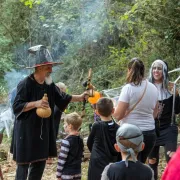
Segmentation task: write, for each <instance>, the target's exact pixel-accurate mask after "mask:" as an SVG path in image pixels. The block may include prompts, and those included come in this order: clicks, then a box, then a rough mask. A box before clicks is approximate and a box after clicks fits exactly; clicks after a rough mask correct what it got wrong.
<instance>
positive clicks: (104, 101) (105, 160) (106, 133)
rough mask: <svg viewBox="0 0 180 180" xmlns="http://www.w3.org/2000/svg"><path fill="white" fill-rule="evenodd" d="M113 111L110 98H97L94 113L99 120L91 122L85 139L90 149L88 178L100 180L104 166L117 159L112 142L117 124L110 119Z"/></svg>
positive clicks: (89, 179)
mask: <svg viewBox="0 0 180 180" xmlns="http://www.w3.org/2000/svg"><path fill="white" fill-rule="evenodd" d="M113 112H114V108H113V102H112V100H111V99H109V98H105V97H104V98H100V99H99V100H98V102H97V104H96V113H97V114H98V115H99V116H100V118H101V121H98V122H95V123H94V124H93V126H92V130H91V132H90V135H89V137H88V140H87V146H88V148H89V150H90V151H91V157H90V162H89V168H88V180H100V179H101V174H102V172H103V169H104V168H105V166H106V165H108V164H109V163H110V162H116V161H117V160H118V153H117V152H116V150H115V148H114V144H115V143H116V131H117V129H118V127H119V126H118V125H117V124H116V123H115V122H114V121H113V120H112V117H111V115H112V114H113Z"/></svg>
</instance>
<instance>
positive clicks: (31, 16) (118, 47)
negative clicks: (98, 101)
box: [0, 0, 180, 102]
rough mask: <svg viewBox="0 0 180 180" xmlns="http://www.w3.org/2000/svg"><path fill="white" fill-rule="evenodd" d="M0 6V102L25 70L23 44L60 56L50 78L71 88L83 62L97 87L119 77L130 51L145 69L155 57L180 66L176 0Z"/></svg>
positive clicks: (26, 1)
mask: <svg viewBox="0 0 180 180" xmlns="http://www.w3.org/2000/svg"><path fill="white" fill-rule="evenodd" d="M0 12H1V13H0V22H1V23H0V102H3V101H4V100H5V97H7V94H8V93H9V92H10V91H11V90H12V89H13V88H14V87H15V86H16V85H17V84H18V82H19V81H20V80H21V79H22V78H23V77H24V76H26V75H27V74H29V73H30V71H29V70H25V69H24V67H26V66H28V64H29V62H30V58H29V56H28V53H27V49H28V48H29V47H31V46H34V45H38V44H43V45H46V46H47V47H48V48H49V50H50V51H51V53H52V56H53V59H54V61H59V60H60V61H63V62H64V64H63V65H61V66H57V67H56V68H54V73H53V77H54V81H55V82H57V81H61V82H64V83H65V84H66V85H67V86H68V91H69V93H73V94H75V93H77V94H79V93H81V92H83V91H84V89H83V86H82V82H83V81H84V80H86V78H87V75H88V69H89V68H92V70H93V77H92V83H93V84H94V85H95V87H96V88H97V89H98V90H99V91H101V90H103V89H109V88H115V87H119V86H121V85H123V84H124V83H125V74H126V71H127V69H126V67H127V63H128V61H129V60H130V59H131V58H133V57H139V58H140V59H141V60H142V61H143V62H144V64H145V67H146V73H147V74H146V75H148V70H149V68H150V65H151V63H152V62H153V61H154V60H155V59H163V60H166V61H167V62H168V64H169V69H170V70H172V69H175V68H178V67H179V66H180V61H179V57H180V1H179V0H171V1H170V0H153V1H151V0H58V1H57V0H0ZM177 75H178V73H173V74H171V79H175V78H176V77H177Z"/></svg>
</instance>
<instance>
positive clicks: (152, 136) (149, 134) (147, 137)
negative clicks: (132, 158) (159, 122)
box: [137, 130, 156, 163]
mask: <svg viewBox="0 0 180 180" xmlns="http://www.w3.org/2000/svg"><path fill="white" fill-rule="evenodd" d="M142 133H143V136H144V144H145V147H144V150H143V151H141V152H140V153H139V154H138V158H137V159H138V160H139V161H140V162H142V163H145V162H146V159H147V157H148V156H149V154H150V153H151V151H152V150H153V147H154V145H155V142H156V132H155V130H151V131H143V132H142Z"/></svg>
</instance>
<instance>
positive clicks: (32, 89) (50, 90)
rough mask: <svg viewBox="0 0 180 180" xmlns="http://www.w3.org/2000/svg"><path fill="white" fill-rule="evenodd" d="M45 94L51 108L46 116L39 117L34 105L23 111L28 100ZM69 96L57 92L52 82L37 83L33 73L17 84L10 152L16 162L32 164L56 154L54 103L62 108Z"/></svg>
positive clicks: (30, 100) (39, 97)
mask: <svg viewBox="0 0 180 180" xmlns="http://www.w3.org/2000/svg"><path fill="white" fill-rule="evenodd" d="M44 93H47V96H48V102H49V106H50V108H51V110H52V114H51V116H50V117H49V118H43V119H42V118H40V117H38V116H37V114H36V108H34V109H32V110H30V111H27V112H23V109H24V107H25V106H26V105H27V103H28V102H32V101H37V100H40V99H42V97H43V95H44ZM71 98H72V97H71V96H70V95H68V94H65V93H63V92H60V91H59V89H58V88H57V87H56V86H55V84H54V83H52V84H51V85H47V84H46V83H44V84H39V83H37V82H36V81H35V79H34V76H33V74H32V75H30V76H28V77H26V78H25V79H24V80H23V81H21V82H20V83H19V85H18V87H17V95H16V97H15V101H14V104H13V110H14V114H15V117H16V119H15V123H14V130H13V138H12V144H11V153H12V154H13V159H14V160H15V161H16V162H17V163H19V164H24V163H31V162H36V161H41V160H46V159H47V158H48V157H57V150H56V135H55V127H54V112H53V110H54V105H57V106H58V108H59V109H60V110H61V111H63V110H64V109H65V108H66V106H67V105H68V103H69V102H70V101H71Z"/></svg>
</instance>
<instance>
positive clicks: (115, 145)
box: [114, 144, 121, 152]
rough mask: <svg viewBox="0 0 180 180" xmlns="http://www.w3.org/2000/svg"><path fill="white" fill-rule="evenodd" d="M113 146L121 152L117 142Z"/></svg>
mask: <svg viewBox="0 0 180 180" xmlns="http://www.w3.org/2000/svg"><path fill="white" fill-rule="evenodd" d="M114 148H115V150H116V151H117V152H121V149H120V148H119V146H118V144H114Z"/></svg>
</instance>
